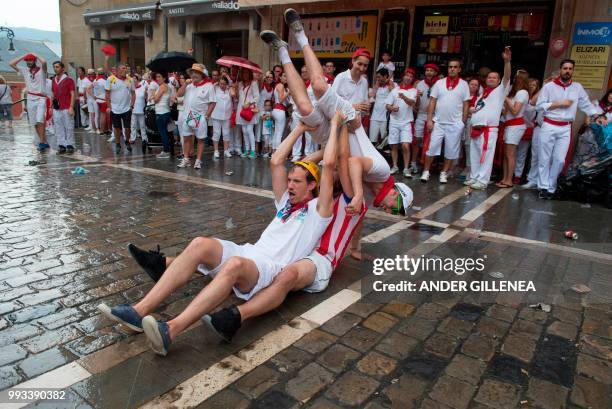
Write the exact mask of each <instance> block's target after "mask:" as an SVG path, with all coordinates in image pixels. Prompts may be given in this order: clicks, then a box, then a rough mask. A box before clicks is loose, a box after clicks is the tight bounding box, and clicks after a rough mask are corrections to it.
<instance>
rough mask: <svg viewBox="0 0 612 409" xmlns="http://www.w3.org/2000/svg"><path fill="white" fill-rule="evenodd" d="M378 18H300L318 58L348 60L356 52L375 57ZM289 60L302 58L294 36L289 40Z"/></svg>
mask: <svg viewBox="0 0 612 409" xmlns="http://www.w3.org/2000/svg"><path fill="white" fill-rule="evenodd" d="M377 21H378V17H377V16H373V15H361V16H346V17H345V16H338V17H316V18H303V19H302V23H303V24H304V30H305V31H306V35H307V36H308V38H309V39H310V45H311V46H312V48H313V49H314V51H315V53H316V54H317V56H318V57H319V58H350V57H351V54H353V52H355V50H357V49H358V48H367V49H368V50H370V52H371V53H374V48H375V47H376V27H377ZM289 51H290V54H291V57H293V58H302V49H301V47H299V45H298V44H297V42H296V41H295V38H294V36H290V38H289Z"/></svg>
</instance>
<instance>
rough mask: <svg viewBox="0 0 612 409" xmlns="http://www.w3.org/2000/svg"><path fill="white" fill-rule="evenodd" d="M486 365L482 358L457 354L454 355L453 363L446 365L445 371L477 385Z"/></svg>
mask: <svg viewBox="0 0 612 409" xmlns="http://www.w3.org/2000/svg"><path fill="white" fill-rule="evenodd" d="M486 367H487V365H486V363H484V362H483V361H481V360H480V359H474V358H470V357H469V356H466V355H462V354H457V355H455V356H454V357H453V360H452V361H451V363H450V364H449V365H448V366H447V367H446V370H445V372H446V373H447V374H448V375H450V376H452V377H454V378H457V379H459V380H462V381H465V382H467V383H470V384H472V385H477V384H478V382H479V381H480V377H481V376H482V374H483V373H484V371H485V368H486Z"/></svg>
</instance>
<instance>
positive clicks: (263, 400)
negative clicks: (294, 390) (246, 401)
mask: <svg viewBox="0 0 612 409" xmlns="http://www.w3.org/2000/svg"><path fill="white" fill-rule="evenodd" d="M299 406H300V404H299V403H298V402H297V401H296V400H295V399H293V398H292V397H291V396H289V395H286V394H285V393H283V392H281V391H277V390H269V391H268V392H266V393H264V394H263V395H262V396H261V397H260V398H259V399H257V400H255V401H254V402H253V403H252V404H251V406H249V408H250V409H270V408H274V409H297V408H298V407H299Z"/></svg>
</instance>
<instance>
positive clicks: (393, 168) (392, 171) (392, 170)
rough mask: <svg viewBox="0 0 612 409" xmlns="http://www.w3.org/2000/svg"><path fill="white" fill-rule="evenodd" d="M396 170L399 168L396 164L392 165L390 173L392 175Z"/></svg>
mask: <svg viewBox="0 0 612 409" xmlns="http://www.w3.org/2000/svg"><path fill="white" fill-rule="evenodd" d="M397 172H399V168H398V167H397V166H393V167H392V168H391V174H392V175H395V174H396V173H397Z"/></svg>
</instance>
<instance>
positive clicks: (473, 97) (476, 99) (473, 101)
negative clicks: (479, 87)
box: [470, 94, 478, 107]
mask: <svg viewBox="0 0 612 409" xmlns="http://www.w3.org/2000/svg"><path fill="white" fill-rule="evenodd" d="M476 101H478V94H476V95H472V99H470V107H475V106H476Z"/></svg>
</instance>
